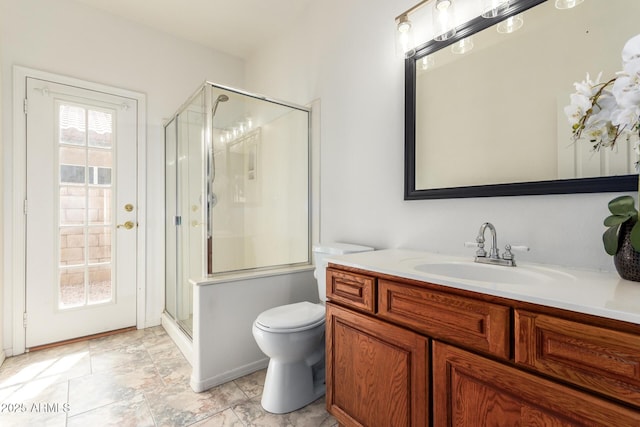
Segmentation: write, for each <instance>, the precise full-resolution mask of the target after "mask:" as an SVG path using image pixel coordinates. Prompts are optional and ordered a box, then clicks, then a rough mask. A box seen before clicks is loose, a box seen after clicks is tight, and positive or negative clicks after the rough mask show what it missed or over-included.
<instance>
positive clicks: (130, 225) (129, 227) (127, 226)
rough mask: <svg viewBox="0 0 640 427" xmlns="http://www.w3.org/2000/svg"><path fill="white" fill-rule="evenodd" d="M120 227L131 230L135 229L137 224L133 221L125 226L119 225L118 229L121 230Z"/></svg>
mask: <svg viewBox="0 0 640 427" xmlns="http://www.w3.org/2000/svg"><path fill="white" fill-rule="evenodd" d="M120 227H124V228H126V229H127V230H131V229H132V228H133V227H135V224H134V223H133V221H127V222H125V223H124V224H118V225H117V226H116V228H120Z"/></svg>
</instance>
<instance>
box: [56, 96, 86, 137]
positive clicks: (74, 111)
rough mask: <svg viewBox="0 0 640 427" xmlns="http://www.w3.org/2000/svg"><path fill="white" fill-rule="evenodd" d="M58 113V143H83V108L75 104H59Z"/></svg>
mask: <svg viewBox="0 0 640 427" xmlns="http://www.w3.org/2000/svg"><path fill="white" fill-rule="evenodd" d="M59 113H60V115H59V117H58V123H59V129H58V130H59V132H58V135H59V137H60V144H73V145H85V140H86V137H87V132H86V117H85V114H86V111H85V109H84V108H82V107H79V106H76V105H66V104H61V105H60V108H59Z"/></svg>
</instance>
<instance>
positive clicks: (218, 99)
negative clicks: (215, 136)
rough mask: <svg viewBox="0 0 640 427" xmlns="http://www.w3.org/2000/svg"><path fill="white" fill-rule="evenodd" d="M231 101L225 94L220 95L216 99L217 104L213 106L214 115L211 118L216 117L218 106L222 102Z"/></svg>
mask: <svg viewBox="0 0 640 427" xmlns="http://www.w3.org/2000/svg"><path fill="white" fill-rule="evenodd" d="M228 100H229V97H228V96H227V95H225V94H222V95H218V97H217V98H216V102H215V104H213V109H212V111H213V114H212V115H211V117H214V116H215V115H216V110H217V109H218V104H219V103H221V102H227V101H228Z"/></svg>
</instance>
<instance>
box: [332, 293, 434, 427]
mask: <svg viewBox="0 0 640 427" xmlns="http://www.w3.org/2000/svg"><path fill="white" fill-rule="evenodd" d="M326 337H327V342H326V344H327V354H326V357H327V372H326V375H327V379H328V381H327V395H326V399H327V409H328V410H329V412H330V413H331V414H333V416H334V417H335V418H336V419H337V420H338V421H339V422H340V423H342V425H345V426H369V427H373V426H384V427H395V426H398V427H400V426H403V427H406V426H416V427H423V426H424V427H426V426H428V425H429V413H428V402H429V392H428V386H429V378H428V366H429V340H428V339H427V338H425V337H423V336H421V335H419V334H416V333H414V332H411V331H409V330H406V329H403V328H399V327H397V326H394V325H389V324H387V323H385V322H382V321H380V320H378V319H375V318H371V317H368V316H365V315H363V314H360V313H356V312H354V311H352V310H347V309H344V308H341V307H339V306H337V305H335V304H332V303H327V335H326Z"/></svg>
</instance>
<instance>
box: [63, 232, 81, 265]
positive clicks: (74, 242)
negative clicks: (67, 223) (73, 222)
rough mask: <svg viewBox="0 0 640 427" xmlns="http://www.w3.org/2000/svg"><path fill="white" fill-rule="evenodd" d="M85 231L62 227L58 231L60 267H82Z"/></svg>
mask: <svg viewBox="0 0 640 427" xmlns="http://www.w3.org/2000/svg"><path fill="white" fill-rule="evenodd" d="M84 254H85V229H84V228H83V227H62V228H61V229H60V266H70V265H84Z"/></svg>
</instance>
